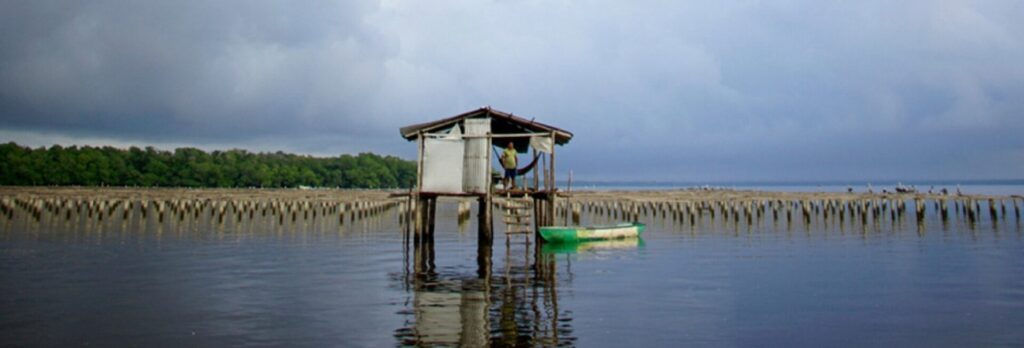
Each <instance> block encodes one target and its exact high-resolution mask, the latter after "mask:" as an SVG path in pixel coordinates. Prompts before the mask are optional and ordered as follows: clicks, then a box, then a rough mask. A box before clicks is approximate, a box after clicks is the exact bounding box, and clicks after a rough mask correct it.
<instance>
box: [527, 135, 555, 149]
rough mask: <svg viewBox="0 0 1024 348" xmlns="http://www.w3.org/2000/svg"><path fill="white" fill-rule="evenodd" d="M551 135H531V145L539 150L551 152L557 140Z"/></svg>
mask: <svg viewBox="0 0 1024 348" xmlns="http://www.w3.org/2000/svg"><path fill="white" fill-rule="evenodd" d="M553 140H554V139H552V138H551V137H550V136H548V137H530V147H532V148H533V149H534V150H537V152H543V153H551V151H553V148H554V147H555V142H554V141H553Z"/></svg>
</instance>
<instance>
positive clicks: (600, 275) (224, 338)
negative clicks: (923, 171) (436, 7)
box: [0, 202, 1024, 347]
mask: <svg viewBox="0 0 1024 348" xmlns="http://www.w3.org/2000/svg"><path fill="white" fill-rule="evenodd" d="M438 214H439V217H438V220H439V225H438V227H437V234H436V237H435V240H434V243H433V245H432V247H430V246H425V247H423V248H419V249H417V248H415V247H414V245H410V244H411V243H410V244H407V243H406V242H405V240H404V239H403V236H402V234H401V233H400V232H399V231H400V228H399V226H398V223H397V218H396V215H395V214H394V212H389V213H385V214H384V215H383V216H381V217H379V218H373V219H368V220H363V221H356V222H352V221H346V222H345V224H344V225H339V224H338V223H337V220H336V219H331V218H329V219H324V218H322V217H321V218H320V219H319V220H315V221H307V222H302V221H301V219H300V221H298V222H296V223H290V222H286V223H285V224H284V225H278V224H277V221H275V220H274V219H273V218H269V219H266V220H262V219H259V218H257V219H256V220H253V221H250V220H248V219H244V220H243V221H241V222H238V221H236V220H233V219H228V221H226V222H225V223H224V224H223V225H219V224H217V223H216V221H205V219H200V221H192V220H189V219H186V220H184V221H177V220H175V219H168V220H167V221H164V222H162V223H159V222H157V221H154V219H152V218H150V219H145V220H144V219H141V218H140V217H138V216H135V217H132V218H130V219H129V220H128V221H122V220H121V219H120V217H114V218H108V219H106V220H104V221H95V220H93V219H88V218H85V217H78V216H75V217H74V218H72V219H71V220H70V221H68V220H64V219H63V217H57V218H54V217H46V216H44V217H43V218H42V219H41V220H40V221H35V220H34V219H32V218H31V217H30V216H28V214H16V215H15V217H14V219H13V220H11V219H7V218H6V217H0V227H2V230H0V277H2V281H0V342H2V344H3V345H13V346H36V345H46V346H70V345H86V344H88V345H94V346H124V345H134V346H182V345H187V346H193V345H201V346H234V345H287V346H328V345H329V346H339V345H341V346H368V347H380V346H396V345H415V344H427V345H429V344H439V345H456V344H462V345H465V346H479V345H486V344H491V345H495V346H497V345H513V344H520V345H579V346H587V347H592V346H605V347H621V346H677V345H685V346H694V345H697V346H700V345H708V346H738V345H743V346H791V345H803V346H874V345H886V346H905V345H915V346H926V345H927V346H1002V345H1021V344H1024V330H1021V329H1020V328H1021V327H1024V277H1022V275H1024V229H1022V226H1021V223H1020V222H1019V221H1017V220H1016V219H1015V218H1014V216H1013V212H1012V211H1011V212H1010V213H1009V215H1008V216H1007V217H1006V218H1005V219H1003V220H1000V221H998V222H996V223H993V222H992V221H990V220H983V221H981V223H979V224H976V225H967V224H966V223H965V222H962V221H959V220H953V221H950V222H948V223H946V224H943V223H941V222H940V221H937V220H936V219H934V217H935V216H936V215H935V214H930V215H929V217H930V218H929V219H927V220H926V221H925V224H924V225H921V226H918V225H917V224H916V223H914V222H913V219H910V220H911V221H896V222H892V221H888V220H883V221H880V222H878V223H874V222H869V224H868V225H867V226H861V225H860V224H859V221H853V222H850V221H847V222H846V223H844V224H842V225H839V224H835V223H832V224H828V223H826V222H824V221H815V222H813V223H812V224H811V225H804V224H802V222H801V223H794V224H792V225H790V224H787V223H785V222H783V223H776V222H772V221H762V222H760V223H757V224H755V225H754V226H747V225H745V224H742V223H741V224H739V225H735V224H733V223H732V222H723V221H712V220H711V219H710V218H707V217H706V218H705V219H704V221H701V222H698V223H696V224H694V225H693V226H691V225H690V224H688V223H685V224H677V223H674V222H673V221H672V220H671V219H667V220H666V219H660V218H654V217H645V218H643V219H642V220H643V221H644V222H646V223H648V230H647V232H646V233H645V234H644V237H643V239H642V240H624V241H615V242H605V243H591V244H582V245H573V246H561V247H552V246H551V245H546V246H544V248H542V249H541V250H537V249H536V246H535V245H533V244H527V243H526V242H525V239H526V237H524V236H522V235H515V236H511V237H508V238H507V237H506V235H505V234H504V233H503V232H502V230H501V224H500V223H496V224H495V226H496V227H497V228H498V231H497V232H496V234H495V238H494V244H493V246H492V248H491V249H490V252H489V254H490V255H488V252H487V251H486V249H485V250H484V252H483V253H482V255H481V253H480V251H479V250H478V247H477V238H476V232H475V228H476V226H475V224H474V223H473V221H469V222H467V223H465V224H463V225H461V226H460V225H459V224H457V222H456V220H457V218H456V212H455V205H454V204H445V203H443V202H442V204H440V205H439V209H438ZM591 219H592V220H594V221H595V222H603V221H606V220H605V219H603V218H600V217H588V216H586V215H585V216H584V220H591ZM499 221H500V220H499ZM958 221H959V222H958ZM407 245H408V247H407ZM431 255H432V256H431ZM478 256H483V258H480V257H478ZM488 256H489V257H488ZM487 260H489V262H487Z"/></svg>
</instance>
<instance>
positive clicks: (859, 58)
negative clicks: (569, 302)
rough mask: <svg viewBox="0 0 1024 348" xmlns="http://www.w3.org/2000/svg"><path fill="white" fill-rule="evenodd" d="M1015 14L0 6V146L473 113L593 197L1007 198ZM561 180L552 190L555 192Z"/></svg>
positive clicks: (330, 148)
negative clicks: (528, 142) (955, 184)
mask: <svg viewBox="0 0 1024 348" xmlns="http://www.w3.org/2000/svg"><path fill="white" fill-rule="evenodd" d="M1022 13H1024V1H1016V0H1010V1H980V0H979V1H941V0H927V1H822V0H808V1H786V0H773V1H701V2H695V1H663V2H662V1H515V0H503V1H379V2H378V1H338V2H335V1H298V2H296V1H269V0H260V1H210V0H201V1H182V0H175V1H103V0H91V1H41V0H26V1H19V0H9V1H2V2H0V141H3V142H6V141H16V142H18V143H21V144H26V145H32V146H40V145H50V144H53V143H60V144H93V145H95V144H111V145H115V146H121V147H124V146H130V145H139V146H145V145H155V146H157V147H162V148H166V149H170V148H173V147H178V146H195V147H200V148H204V149H226V148H244V149H249V150H253V151H278V150H281V151H288V152H296V153H305V154H315V155H337V154H340V153H358V152H365V151H372V152H376V153H383V154H394V155H398V156H402V157H405V158H409V159H412V158H413V157H414V156H415V153H416V152H415V151H416V150H415V146H414V145H413V144H412V143H408V142H405V141H404V140H402V139H401V138H400V137H399V133H398V128H399V127H401V126H405V125H408V124H412V123H418V122H423V121H428V120H433V119H437V118H440V117H445V116H450V115H454V114H458V113H461V112H463V111H467V110H470V109H474V108H478V107H480V106H485V105H490V106H492V107H493V108H496V109H499V110H502V111H506V112H511V113H514V114H516V115H523V116H526V117H531V118H536V119H537V120H538V121H542V122H545V123H548V124H551V125H555V126H558V127H561V128H565V129H567V130H570V131H572V132H573V133H575V135H576V136H575V138H574V139H573V140H572V142H571V143H570V144H569V145H568V146H565V147H562V148H559V149H558V151H559V152H558V159H559V171H560V172H564V171H568V170H570V169H571V170H573V171H574V173H575V176H576V177H577V178H583V179H597V180H681V181H727V180H759V181H777V180H872V179H902V180H908V179H991V178H1024V63H1022V62H1024V21H1022V20H1021V14H1022ZM563 177H564V176H563Z"/></svg>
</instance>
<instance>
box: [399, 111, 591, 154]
mask: <svg viewBox="0 0 1024 348" xmlns="http://www.w3.org/2000/svg"><path fill="white" fill-rule="evenodd" d="M476 117H490V118H491V134H514V133H551V132H552V131H554V132H555V143H557V144H559V145H564V144H566V143H568V142H569V140H572V133H571V132H569V131H567V130H564V129H561V128H558V127H554V126H549V125H546V124H543V123H540V122H537V121H535V120H532V119H529V120H528V119H526V118H523V117H519V116H515V115H512V114H510V113H506V112H503V111H498V110H495V109H492V108H491V107H489V106H488V107H482V108H479V109H476V110H471V111H467V112H464V113H461V114H458V115H455V116H451V117H447V118H443V119H440V120H437V121H431V122H425V123H419V124H414V125H410V126H405V127H402V128H401V129H399V132H401V133H402V137H403V138H405V139H406V140H415V139H416V136H417V135H418V134H419V133H420V132H424V133H430V132H434V131H438V130H442V129H446V128H449V127H451V126H452V125H454V124H456V123H459V122H460V121H462V120H463V119H466V118H476Z"/></svg>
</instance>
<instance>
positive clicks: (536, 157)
mask: <svg viewBox="0 0 1024 348" xmlns="http://www.w3.org/2000/svg"><path fill="white" fill-rule="evenodd" d="M491 150H494V148H491ZM494 155H495V156H498V162H501V155H498V150H494ZM539 159H540V153H539V152H538V153H536V154H534V155H533V161H530V164H527V165H526V166H525V167H522V168H518V169H516V176H522V175H526V173H529V172H530V171H531V170H533V167H535V166H537V160H539Z"/></svg>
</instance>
